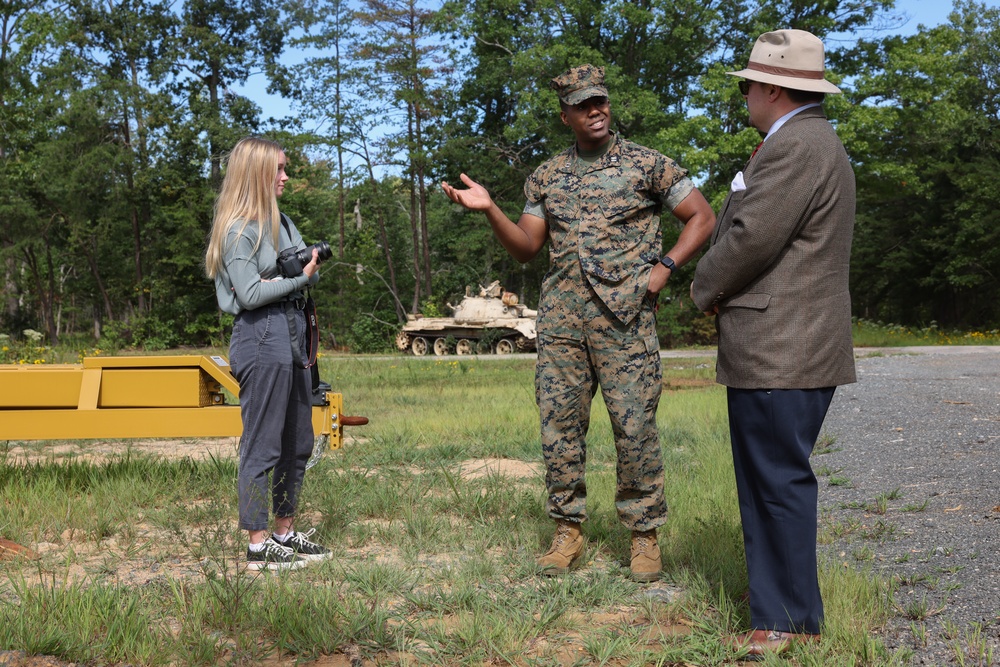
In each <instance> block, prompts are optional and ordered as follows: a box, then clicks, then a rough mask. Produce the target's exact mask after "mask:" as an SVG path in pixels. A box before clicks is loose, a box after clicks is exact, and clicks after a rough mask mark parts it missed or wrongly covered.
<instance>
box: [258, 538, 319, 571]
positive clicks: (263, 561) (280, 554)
mask: <svg viewBox="0 0 1000 667" xmlns="http://www.w3.org/2000/svg"><path fill="white" fill-rule="evenodd" d="M305 564H306V559H305V558H300V557H299V556H296V555H295V552H294V551H292V550H291V549H289V548H288V547H283V546H281V545H280V544H278V543H277V542H272V541H271V540H265V541H264V548H263V549H261V550H260V551H251V550H250V549H249V548H248V549H247V567H248V568H249V569H251V570H295V569H297V568H300V567H302V566H303V565H305Z"/></svg>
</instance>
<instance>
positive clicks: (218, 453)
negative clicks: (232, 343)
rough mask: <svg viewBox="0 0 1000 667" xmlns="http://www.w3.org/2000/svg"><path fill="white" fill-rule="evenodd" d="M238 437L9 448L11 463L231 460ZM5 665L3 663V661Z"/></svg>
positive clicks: (42, 443) (52, 443) (58, 443)
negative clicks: (126, 457) (139, 456)
mask: <svg viewBox="0 0 1000 667" xmlns="http://www.w3.org/2000/svg"><path fill="white" fill-rule="evenodd" d="M238 444H239V439H238V438H199V439H197V440H195V439H177V440H174V439H167V438H161V439H151V440H76V441H61V440H60V441H48V440H46V441H38V442H18V443H17V444H15V445H13V446H8V448H7V449H6V455H7V462H8V463H11V464H22V465H23V464H25V463H40V462H49V461H79V462H81V463H90V464H94V465H100V464H102V463H107V462H108V461H110V460H112V459H114V458H116V457H120V456H122V455H123V454H125V453H127V452H130V451H131V452H141V453H143V454H149V455H151V456H155V457H157V458H161V459H165V460H174V459H183V458H190V459H194V460H196V461H204V460H206V459H209V458H217V459H229V458H233V457H235V456H236V448H237V446H238ZM0 665H2V663H0Z"/></svg>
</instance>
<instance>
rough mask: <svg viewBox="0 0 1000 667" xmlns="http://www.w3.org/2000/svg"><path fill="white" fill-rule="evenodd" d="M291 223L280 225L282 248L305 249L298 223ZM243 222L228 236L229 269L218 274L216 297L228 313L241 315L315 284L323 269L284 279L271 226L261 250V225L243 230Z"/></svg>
mask: <svg viewBox="0 0 1000 667" xmlns="http://www.w3.org/2000/svg"><path fill="white" fill-rule="evenodd" d="M285 220H286V221H287V222H288V227H287V230H286V228H285V226H284V225H279V226H278V228H279V238H278V247H279V248H280V249H282V250H284V249H286V248H300V249H301V248H305V247H306V246H305V243H304V242H303V241H302V237H301V236H300V235H299V231H298V230H297V229H296V228H295V225H294V224H293V223H292V221H291V220H289V219H288V218H287V217H285ZM240 225H241V223H239V222H238V223H236V224H234V225H233V226H232V228H231V229H230V230H229V234H228V235H227V236H226V249H225V254H224V264H225V268H224V269H223V270H222V271H220V272H219V273H218V274H217V275H216V276H215V297H216V299H218V302H219V308H221V309H222V310H223V311H224V312H227V313H231V314H233V315H239V314H240V312H242V311H244V310H253V309H255V308H259V307H261V306H265V305H267V304H270V303H274V302H276V301H284V300H286V299H288V298H290V297H291V298H295V297H296V296H300V295H301V291H302V290H303V289H304V288H305V287H307V286H309V285H315V284H316V281H318V280H319V272H316V273H315V274H314V275H313V277H312V278H309V277H307V276H306V275H305V274H304V273H301V274H299V275H297V276H295V277H294V278H284V277H282V276H281V273H280V272H279V271H278V264H277V262H278V252H277V251H276V250H275V249H274V244H273V243H271V238H270V236H271V234H270V229H269V228H268V229H266V230H265V231H264V238H263V239H262V240H261V242H260V247H258V248H257V252H254V245H256V243H257V238H258V236H259V235H260V232H261V230H260V225H258V224H257V223H256V222H251V223H250V224H248V225H247V226H246V228H245V229H243V231H242V233H241V232H240Z"/></svg>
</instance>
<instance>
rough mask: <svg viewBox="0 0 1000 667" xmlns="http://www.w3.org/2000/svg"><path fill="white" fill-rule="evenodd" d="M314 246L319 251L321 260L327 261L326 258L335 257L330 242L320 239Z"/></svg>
mask: <svg viewBox="0 0 1000 667" xmlns="http://www.w3.org/2000/svg"><path fill="white" fill-rule="evenodd" d="M313 248H316V250H318V251H319V252H318V255H317V257H318V259H319V261H320V262H325V261H326V260H328V259H330V258H331V257H333V251H332V250H330V244H329V243H327V242H326V241H320V242H319V243H317V244H315V245H314V246H313ZM310 254H311V253H310Z"/></svg>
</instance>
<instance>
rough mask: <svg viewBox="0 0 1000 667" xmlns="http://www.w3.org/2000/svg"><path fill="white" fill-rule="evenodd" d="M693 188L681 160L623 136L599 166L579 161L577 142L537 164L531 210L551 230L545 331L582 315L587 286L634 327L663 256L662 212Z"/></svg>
mask: <svg viewBox="0 0 1000 667" xmlns="http://www.w3.org/2000/svg"><path fill="white" fill-rule="evenodd" d="M693 189H694V185H693V184H692V183H691V181H690V179H688V178H687V171H686V170H685V169H682V168H681V167H680V166H679V165H678V164H677V163H676V162H674V161H673V160H671V159H670V158H668V157H666V156H664V155H662V154H661V153H659V152H657V151H654V150H652V149H649V148H645V147H643V146H640V145H639V144H635V143H632V142H631V141H628V140H625V139H622V138H620V137H617V136H616V137H615V141H614V143H613V144H612V146H611V148H610V149H609V150H608V152H607V153H605V154H604V155H603V156H601V157H600V158H599V159H598V160H597V161H595V162H594V163H593V164H588V163H586V162H584V161H581V160H578V159H577V152H576V144H575V143H574V145H573V146H572V147H570V148H569V149H567V150H565V151H563V152H562V153H560V154H559V155H556V156H555V157H553V158H551V159H549V160H548V161H546V162H545V163H544V164H542V165H541V166H540V167H538V169H536V170H535V172H534V173H533V174H532V175H531V176H530V177H528V180H527V181H526V182H525V184H524V194H525V197H526V198H527V200H528V207H529V208H530V207H532V206H534V207H536V209H537V205H539V204H540V205H541V206H542V207H543V209H544V211H545V222H546V223H547V225H548V231H549V246H550V247H549V257H550V262H551V265H550V267H549V271H548V273H547V274H546V276H545V280H544V282H543V284H542V293H541V303H540V304H539V331H542V330H544V329H545V328H546V327H545V326H544V324H543V323H544V322H545V321H546V318H547V316H548V315H549V314H550V313H552V311H553V310H563V309H565V308H567V307H568V308H570V309H571V310H575V308H574V306H573V305H572V302H573V301H576V300H577V299H581V298H583V299H585V298H587V292H588V290H587V283H589V284H590V286H592V287H593V289H594V291H595V292H596V293H597V295H598V297H600V299H601V300H602V301H603V302H604V304H605V305H606V306H607V307H608V308H609V309H610V310H611V312H613V313H614V315H615V317H617V318H618V320H620V321H621V322H622V323H623V324H624V323H628V322H630V321H631V320H632V318H634V317H635V316H636V315H637V314H638V313H639V310H640V309H641V307H642V301H643V299H644V298H645V296H646V287H647V285H648V284H649V273H650V271H651V270H652V267H653V265H654V264H655V263H656V262H657V261H659V258H660V255H661V253H662V252H663V247H662V246H663V236H662V233H661V232H660V211H661V209H662V208H663V207H664V206H666V207H667V210H668V211H669V210H672V209H673V208H675V207H676V206H677V205H678V204H680V202H681V201H683V199H684V198H685V197H687V196H688V194H690V192H691V190H693ZM526 210H527V209H526ZM584 276H585V277H586V278H585V279H586V282H584V278H583V277H584ZM567 292H576V294H567ZM567 297H568V299H567ZM564 300H565V301H567V303H559V302H561V301H564ZM553 314H554V313H553Z"/></svg>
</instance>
